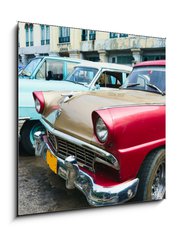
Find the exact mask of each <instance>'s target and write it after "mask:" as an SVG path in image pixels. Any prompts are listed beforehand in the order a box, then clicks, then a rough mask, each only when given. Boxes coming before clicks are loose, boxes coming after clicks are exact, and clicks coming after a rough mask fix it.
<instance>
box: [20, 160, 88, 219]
mask: <svg viewBox="0 0 178 240" xmlns="http://www.w3.org/2000/svg"><path fill="white" fill-rule="evenodd" d="M84 208H90V206H89V204H88V203H87V200H86V198H85V197H84V195H83V194H82V193H81V192H80V191H79V190H77V189H74V190H67V189H66V187H65V181H64V180H63V179H61V178H60V177H59V176H57V175H56V174H54V173H53V172H52V171H51V170H50V169H49V168H48V166H47V164H46V163H45V162H44V160H42V159H41V158H40V157H29V156H28V157H27V156H20V157H19V159H18V215H19V216H21V215H29V214H37V213H49V212H60V211H67V210H75V209H84Z"/></svg>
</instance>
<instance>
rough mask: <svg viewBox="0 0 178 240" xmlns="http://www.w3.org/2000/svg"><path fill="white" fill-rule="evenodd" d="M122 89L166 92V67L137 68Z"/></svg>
mask: <svg viewBox="0 0 178 240" xmlns="http://www.w3.org/2000/svg"><path fill="white" fill-rule="evenodd" d="M122 87H123V88H129V89H137V90H146V91H151V92H158V91H159V90H160V91H162V92H165V90H166V89H165V67H163V66H156V67H153V66H148V67H136V68H135V69H133V71H132V72H131V74H130V75H129V76H128V78H127V80H126V82H125V83H124V85H123V86H122ZM156 88H157V89H156Z"/></svg>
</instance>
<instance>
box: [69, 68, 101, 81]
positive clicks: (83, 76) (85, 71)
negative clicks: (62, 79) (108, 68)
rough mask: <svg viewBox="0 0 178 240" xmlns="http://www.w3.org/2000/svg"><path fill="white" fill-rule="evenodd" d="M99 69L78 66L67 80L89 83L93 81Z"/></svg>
mask: <svg viewBox="0 0 178 240" xmlns="http://www.w3.org/2000/svg"><path fill="white" fill-rule="evenodd" d="M97 71H98V69H96V68H90V67H76V68H75V70H74V71H73V72H72V73H71V75H69V76H68V77H67V79H66V81H72V82H75V83H79V84H84V85H88V84H90V83H91V82H92V80H93V78H94V77H95V75H96V73H97Z"/></svg>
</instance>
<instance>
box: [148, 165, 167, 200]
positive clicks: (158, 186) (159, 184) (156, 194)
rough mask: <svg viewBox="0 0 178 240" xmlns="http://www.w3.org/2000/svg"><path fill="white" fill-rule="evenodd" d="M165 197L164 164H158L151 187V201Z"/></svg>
mask: <svg viewBox="0 0 178 240" xmlns="http://www.w3.org/2000/svg"><path fill="white" fill-rule="evenodd" d="M164 195H165V163H162V164H160V166H159V168H158V169H157V172H156V175H155V178H154V180H153V184H152V187H151V198H152V200H161V199H163V197H164Z"/></svg>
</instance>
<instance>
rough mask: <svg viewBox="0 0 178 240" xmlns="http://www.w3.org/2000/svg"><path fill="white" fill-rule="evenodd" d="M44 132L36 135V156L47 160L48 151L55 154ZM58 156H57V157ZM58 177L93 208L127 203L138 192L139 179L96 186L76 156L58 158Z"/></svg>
mask: <svg viewBox="0 0 178 240" xmlns="http://www.w3.org/2000/svg"><path fill="white" fill-rule="evenodd" d="M44 136H45V135H44V134H43V133H42V132H40V131H39V132H36V133H35V154H36V156H42V157H43V159H44V160H46V151H47V150H49V151H50V152H51V153H52V154H53V155H55V154H54V152H53V151H52V150H51V148H50V147H49V145H48V142H47V141H45V137H44ZM55 156H56V155H55ZM57 161H58V173H57V174H58V175H59V176H60V177H62V178H63V179H65V180H66V188H67V189H73V188H78V189H79V190H80V191H82V192H83V193H84V195H85V197H86V198H87V201H88V203H89V204H90V205H92V206H96V207H97V206H109V205H116V204H121V203H123V202H126V201H128V200H130V199H131V198H133V197H134V196H135V194H136V192H137V187H138V183H139V179H138V178H136V179H133V180H130V181H127V182H124V183H120V184H118V185H115V186H113V187H102V186H100V185H98V184H95V183H94V181H93V179H92V178H91V177H90V176H89V175H88V174H87V173H85V172H84V171H82V170H80V169H79V167H78V164H77V161H76V159H75V157H74V156H69V157H67V158H66V159H65V160H63V159H61V158H59V157H57Z"/></svg>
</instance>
